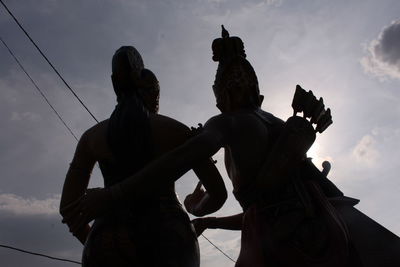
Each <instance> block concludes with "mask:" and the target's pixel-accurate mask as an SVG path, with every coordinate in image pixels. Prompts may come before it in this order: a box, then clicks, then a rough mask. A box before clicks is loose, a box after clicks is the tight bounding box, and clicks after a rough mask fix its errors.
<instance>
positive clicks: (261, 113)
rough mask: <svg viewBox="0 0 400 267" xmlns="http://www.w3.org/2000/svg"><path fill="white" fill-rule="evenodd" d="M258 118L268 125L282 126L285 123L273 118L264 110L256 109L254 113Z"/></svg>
mask: <svg viewBox="0 0 400 267" xmlns="http://www.w3.org/2000/svg"><path fill="white" fill-rule="evenodd" d="M254 113H255V114H256V115H257V116H258V117H260V118H261V119H262V120H263V121H265V123H267V124H270V125H276V126H279V125H283V124H284V123H285V122H284V121H283V120H281V119H280V118H278V117H276V116H274V115H273V114H272V113H269V112H267V111H265V110H262V109H258V110H256V111H255V112H254Z"/></svg>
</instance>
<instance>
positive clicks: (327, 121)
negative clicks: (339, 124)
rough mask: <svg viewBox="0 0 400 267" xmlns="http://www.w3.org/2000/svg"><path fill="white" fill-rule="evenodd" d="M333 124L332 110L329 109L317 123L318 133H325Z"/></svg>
mask: <svg viewBox="0 0 400 267" xmlns="http://www.w3.org/2000/svg"><path fill="white" fill-rule="evenodd" d="M332 123H333V121H332V115H331V110H330V109H329V108H328V109H327V110H326V112H325V114H324V115H322V116H321V118H320V119H319V121H318V123H317V127H316V129H315V130H316V131H317V132H319V133H322V132H323V131H325V130H326V128H328V127H329V125H331V124H332Z"/></svg>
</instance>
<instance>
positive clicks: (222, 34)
mask: <svg viewBox="0 0 400 267" xmlns="http://www.w3.org/2000/svg"><path fill="white" fill-rule="evenodd" d="M221 27H222V33H221V36H222V38H229V32H228V31H227V30H226V29H225V27H224V25H221Z"/></svg>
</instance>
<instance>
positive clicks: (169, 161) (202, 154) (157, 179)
mask: <svg viewBox="0 0 400 267" xmlns="http://www.w3.org/2000/svg"><path fill="white" fill-rule="evenodd" d="M223 145H224V135H223V133H222V132H221V131H220V130H219V127H218V125H215V124H211V125H207V124H206V125H205V126H204V130H203V131H202V132H201V133H200V134H198V135H197V136H195V137H193V138H191V139H190V140H188V141H187V142H185V143H184V144H183V145H182V146H180V147H178V148H175V149H174V150H172V151H171V152H169V153H167V154H165V155H163V156H162V157H160V158H159V159H158V160H155V161H153V162H151V163H149V164H148V165H147V166H146V167H145V168H143V169H142V170H141V171H139V172H138V173H136V174H135V175H134V176H131V177H129V178H128V179H125V180H124V181H122V182H121V183H119V184H117V185H114V186H112V187H111V194H112V196H113V199H114V200H117V201H118V202H120V203H121V204H123V203H135V200H137V199H140V198H142V197H144V196H146V195H149V194H150V193H152V191H154V185H157V187H158V188H162V187H163V186H164V185H166V184H169V183H171V182H172V181H176V180H177V179H178V178H179V177H181V176H182V175H183V174H185V173H186V172H187V171H188V170H190V169H192V168H195V169H196V172H197V174H200V177H202V180H204V178H206V177H208V176H209V175H210V174H211V173H212V174H211V176H216V175H215V172H216V171H217V170H216V169H212V168H210V165H208V167H207V166H205V165H203V166H201V164H204V162H206V161H207V160H208V159H209V158H210V157H211V156H212V155H214V154H215V153H216V152H217V151H218V150H219V149H220V148H221V147H222V146H223ZM204 166H205V167H206V168H204ZM207 168H208V169H207ZM214 168H215V167H214ZM220 179H221V181H220V182H217V183H216V184H217V187H218V188H221V186H220V185H218V184H221V183H223V182H222V178H220ZM202 182H205V183H204V185H205V186H206V189H207V190H210V193H211V192H215V191H218V190H213V185H212V184H213V182H212V179H206V180H204V181H202ZM207 187H208V188H207Z"/></svg>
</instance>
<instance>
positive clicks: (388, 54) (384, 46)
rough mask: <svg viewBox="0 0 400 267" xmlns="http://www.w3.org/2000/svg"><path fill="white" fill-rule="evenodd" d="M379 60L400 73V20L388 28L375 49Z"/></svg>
mask: <svg viewBox="0 0 400 267" xmlns="http://www.w3.org/2000/svg"><path fill="white" fill-rule="evenodd" d="M374 51H375V54H376V56H377V58H378V59H379V60H381V61H383V62H386V63H388V64H389V65H391V66H393V67H396V68H397V69H398V70H399V71H400V20H398V21H395V22H393V23H392V24H391V25H390V26H388V27H386V28H385V29H384V30H383V31H382V33H381V36H380V38H379V39H378V42H377V43H376V45H375V47H374Z"/></svg>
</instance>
